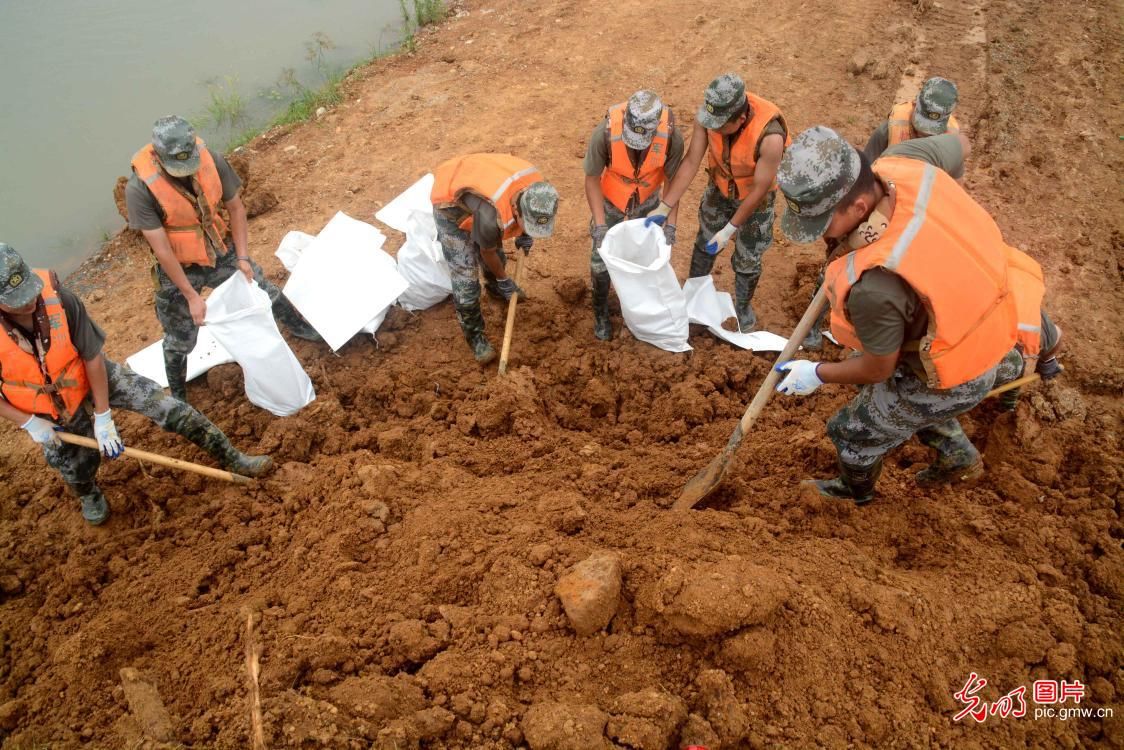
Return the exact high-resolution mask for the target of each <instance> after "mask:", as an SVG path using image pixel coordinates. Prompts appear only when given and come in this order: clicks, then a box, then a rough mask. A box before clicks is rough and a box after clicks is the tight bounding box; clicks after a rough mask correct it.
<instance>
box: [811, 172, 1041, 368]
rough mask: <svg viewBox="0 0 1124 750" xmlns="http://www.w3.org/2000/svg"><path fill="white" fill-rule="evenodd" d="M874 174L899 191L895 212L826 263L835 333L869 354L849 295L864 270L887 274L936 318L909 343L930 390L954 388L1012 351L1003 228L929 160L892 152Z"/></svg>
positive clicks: (1013, 325)
mask: <svg viewBox="0 0 1124 750" xmlns="http://www.w3.org/2000/svg"><path fill="white" fill-rule="evenodd" d="M874 172H875V174H877V175H878V176H879V178H881V179H882V181H883V182H885V183H893V184H894V185H895V187H896V202H895V205H894V215H893V216H892V217H890V226H889V227H887V229H886V231H885V232H883V234H882V236H881V237H880V238H879V239H877V240H876V241H874V242H872V243H871V244H869V245H867V246H866V247H863V248H860V249H858V250H855V251H853V252H850V253H848V254H847V255H844V256H843V257H841V258H838V259H836V260H834V261H832V263H831V264H830V265H828V268H827V275H826V279H825V282H824V283H825V284H826V288H827V295H828V299H829V300H830V302H831V333H832V335H834V336H835V338H836V339H837V340H838V341H839V343H840V344H841V345H843V346H849V347H851V348H853V349H857V350H859V351H861V350H862V344H861V342H860V341H859V337H858V335H857V334H856V333H855V328H854V326H853V325H852V324H851V321H850V320H848V319H847V310H846V303H847V295H848V293H849V292H850V291H851V287H852V286H853V285H854V284H855V282H856V281H858V280H859V278H860V277H861V276H862V275H863V273H864V272H865V271H867V270H868V269H871V268H885V269H886V270H888V271H892V272H894V273H896V274H897V275H898V276H901V277H902V278H903V279H904V280H905V282H906V283H907V284H909V285H910V286H911V287H912V288H913V290H914V291H915V292H916V293H917V296H918V297H919V298H920V299H921V302H922V304H924V305H925V310H926V311H927V312H928V314H929V327H928V331H927V332H926V335H925V336H924V338H922V339H921V341H920V342H906V343H907V346H909V345H910V344H913V343H916V344H917V347H918V350H919V351H920V354H921V364H922V366H923V367H924V369H925V374H926V382H927V384H928V386H929V387H930V388H939V389H947V388H953V387H955V386H958V385H961V384H963V383H966V382H968V381H969V380H972V379H973V378H977V377H979V376H980V375H982V374H983V373H985V372H987V371H988V370H989V369H991V368H992V367H994V366H995V365H996V364H998V363H999V361H1000V360H1001V359H1002V358H1003V357H1004V356H1005V355H1006V354H1007V352H1009V351H1010V350H1011V348H1012V347H1013V346H1014V345H1015V332H1016V329H1017V325H1018V320H1017V317H1018V316H1017V311H1016V309H1015V297H1014V294H1013V293H1012V290H1011V288H1010V286H1009V281H1008V272H1007V263H1008V260H1007V259H1008V247H1007V245H1006V243H1004V242H1003V236H1002V234H1000V231H999V227H998V226H997V225H996V223H995V221H994V220H993V219H992V218H991V217H990V216H989V215H988V213H987V211H985V210H984V209H983V207H981V206H980V205H979V204H978V203H976V202H975V201H974V200H972V198H971V197H970V196H969V195H968V193H966V192H965V191H964V189H963V188H961V187H960V186H959V185H957V184H956V181H955V180H953V179H952V178H951V177H949V176H948V174H947V173H945V172H944V171H943V170H940V169H938V168H936V167H934V166H932V165H931V164H925V163H923V162H920V161H916V160H914V159H906V158H903V157H893V156H891V157H884V158H882V159H879V160H877V161H876V162H874ZM1036 320H1037V318H1036ZM910 348H912V346H910Z"/></svg>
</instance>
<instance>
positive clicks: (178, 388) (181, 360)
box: [164, 349, 187, 404]
mask: <svg viewBox="0 0 1124 750" xmlns="http://www.w3.org/2000/svg"><path fill="white" fill-rule="evenodd" d="M164 374H165V375H166V376H167V377H168V392H169V393H171V394H172V398H175V399H179V400H180V401H182V402H184V403H185V404H186V403H187V355H186V354H178V353H176V352H170V351H168V350H167V349H165V350H164Z"/></svg>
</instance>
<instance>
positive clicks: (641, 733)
mask: <svg viewBox="0 0 1124 750" xmlns="http://www.w3.org/2000/svg"><path fill="white" fill-rule="evenodd" d="M609 711H610V713H611V714H612V716H611V717H610V719H609V722H608V724H607V725H606V729H605V732H606V734H608V735H609V737H611V738H612V739H613V741H615V742H616V743H617V744H619V745H624V746H625V747H630V748H634V749H635V750H663V749H664V748H666V747H669V746H671V744H672V740H674V739H675V736H676V732H678V731H679V727H680V725H682V724H683V722H684V721H686V719H687V705H686V704H685V703H684V702H683V701H682V700H681V699H680V698H678V697H677V696H674V695H671V694H669V693H665V692H663V691H662V690H657V689H656V688H648V689H646V690H640V691H637V692H635V693H626V694H624V695H622V696H620V697H618V698H617V699H616V700H614V701H613V703H612V705H611V706H610V707H609Z"/></svg>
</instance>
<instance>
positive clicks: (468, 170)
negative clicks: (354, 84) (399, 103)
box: [430, 154, 558, 364]
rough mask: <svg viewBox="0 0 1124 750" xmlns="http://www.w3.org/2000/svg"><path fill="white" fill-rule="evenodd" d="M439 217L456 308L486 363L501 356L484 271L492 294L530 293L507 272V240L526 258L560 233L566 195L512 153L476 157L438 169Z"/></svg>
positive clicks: (439, 235)
mask: <svg viewBox="0 0 1124 750" xmlns="http://www.w3.org/2000/svg"><path fill="white" fill-rule="evenodd" d="M430 200H431V201H432V202H433V217H434V219H435V220H436V222H437V239H438V240H439V241H440V242H441V251H442V253H443V254H444V256H445V260H447V261H448V262H449V270H450V272H451V274H452V281H453V304H454V306H455V307H456V311H457V320H458V321H460V324H461V330H462V331H463V333H464V338H465V341H467V342H468V346H469V347H470V348H471V349H472V356H473V357H475V358H476V361H477V362H479V363H480V364H487V363H489V362H491V361H492V360H493V359H495V358H496V350H495V349H493V348H492V345H491V343H489V342H488V339H487V338H486V337H485V336H484V315H483V313H482V312H481V311H480V278H479V273H480V267H481V266H482V267H483V272H484V285H485V287H486V288H487V290H488V293H489V294H491V295H493V296H494V297H499V298H501V299H504V300H509V299H511V297H512V295H514V294H518V295H519V297H520V298H524V297H525V296H526V294H525V293H524V292H523V290H522V289H520V288H519V287H518V286H516V284H515V281H514V280H513V279H511V278H510V277H508V275H507V272H506V271H505V270H504V269H505V266H506V265H507V255H506V254H505V253H504V251H503V241H504V240H507V239H511V238H514V239H515V246H516V247H517V248H519V249H520V250H522V251H523V253H524V255H526V254H527V253H529V252H531V246H532V245H533V243H534V240H535V239H537V238H545V237H549V236H550V235H551V234H553V233H554V217H555V214H556V213H557V211H558V192H557V191H556V190H555V189H554V187H553V186H552V185H551V184H550V183H548V182H545V181H544V180H543V177H542V175H541V174H540V173H539V170H537V169H535V168H534V167H533V166H531V164H530V163H529V162H526V161H524V160H523V159H520V158H519V157H516V156H511V155H510V154H468V155H466V156H458V157H456V158H455V159H450V160H449V161H447V162H445V163H443V164H441V165H440V166H439V167H437V169H435V170H434V182H433V190H432V192H431V193H430Z"/></svg>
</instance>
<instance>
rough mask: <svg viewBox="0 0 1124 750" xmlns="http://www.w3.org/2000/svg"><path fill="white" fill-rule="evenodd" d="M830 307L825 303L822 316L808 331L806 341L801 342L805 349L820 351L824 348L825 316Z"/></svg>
mask: <svg viewBox="0 0 1124 750" xmlns="http://www.w3.org/2000/svg"><path fill="white" fill-rule="evenodd" d="M828 309H829V308H828V307H827V306H826V305H825V306H824V309H823V312H821V313H820V316H819V317H818V318H816V320H815V322H814V323H812V330H810V331H808V335H807V336H805V337H804V341H802V342H801V344H800V346H802V347H804V351H808V352H818V351H819V350H821V349H823V324H824V318H826V317H827V311H828Z"/></svg>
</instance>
